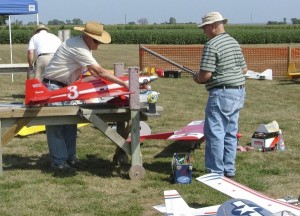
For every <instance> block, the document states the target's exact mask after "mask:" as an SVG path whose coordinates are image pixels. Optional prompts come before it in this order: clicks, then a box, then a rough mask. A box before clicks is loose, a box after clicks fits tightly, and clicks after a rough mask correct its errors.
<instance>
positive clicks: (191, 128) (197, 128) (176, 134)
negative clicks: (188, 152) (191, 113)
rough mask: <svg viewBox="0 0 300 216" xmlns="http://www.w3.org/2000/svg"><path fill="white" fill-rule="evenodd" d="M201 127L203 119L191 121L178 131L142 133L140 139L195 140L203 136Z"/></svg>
mask: <svg viewBox="0 0 300 216" xmlns="http://www.w3.org/2000/svg"><path fill="white" fill-rule="evenodd" d="M203 127H204V120H199V121H193V122H191V123H189V124H188V125H187V126H185V127H184V128H182V129H180V130H178V131H171V132H165V133H157V134H149V135H144V136H141V137H140V139H141V141H143V140H147V139H165V140H176V141H177V140H178V141H179V140H182V141H197V140H200V139H201V138H204V134H203Z"/></svg>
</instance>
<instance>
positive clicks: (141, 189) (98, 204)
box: [0, 45, 300, 216]
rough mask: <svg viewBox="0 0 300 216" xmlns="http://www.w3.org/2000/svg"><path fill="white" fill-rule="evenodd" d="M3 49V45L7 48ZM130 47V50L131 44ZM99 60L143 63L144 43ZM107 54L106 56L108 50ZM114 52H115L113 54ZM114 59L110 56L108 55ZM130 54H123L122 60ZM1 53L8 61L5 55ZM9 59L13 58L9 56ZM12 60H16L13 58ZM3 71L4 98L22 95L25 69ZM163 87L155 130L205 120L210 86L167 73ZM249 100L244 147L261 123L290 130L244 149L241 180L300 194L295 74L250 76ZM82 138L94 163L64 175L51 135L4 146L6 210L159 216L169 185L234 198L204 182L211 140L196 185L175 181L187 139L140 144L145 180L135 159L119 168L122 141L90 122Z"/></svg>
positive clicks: (2, 209) (274, 193) (206, 200)
mask: <svg viewBox="0 0 300 216" xmlns="http://www.w3.org/2000/svg"><path fill="white" fill-rule="evenodd" d="M20 47H21V45H20ZM1 49H2V46H1ZM22 49H23V50H24V52H23V53H22V51H19V52H17V53H19V54H21V56H18V57H17V56H15V57H16V58H17V59H18V61H19V63H24V56H25V59H26V48H25V49H24V47H23V48H21V50H22ZM124 49H125V50H124ZM101 50H102V51H103V52H104V51H105V55H103V53H102V54H101V57H100V56H99V57H97V56H96V55H97V54H98V52H99V51H97V54H96V52H95V53H94V54H95V56H96V58H99V61H100V59H102V61H101V62H102V64H103V65H106V67H109V65H113V63H115V62H120V61H121V62H124V63H125V64H126V66H135V65H137V64H138V46H137V45H107V46H106V45H105V46H103V48H102V47H101ZM102 55H103V56H102ZM108 56H110V57H108ZM105 57H107V58H105ZM121 57H123V59H121ZM1 58H2V60H5V58H4V57H3V56H2V50H1ZM5 61H6V60H5ZM7 63H9V62H7ZM0 76H1V92H0V97H1V98H5V100H6V101H15V102H17V101H22V100H23V97H24V81H25V77H26V76H25V75H24V74H23V75H22V74H16V75H15V81H14V82H13V83H12V82H11V77H10V75H7V74H6V75H0ZM152 89H153V90H156V91H159V92H160V95H159V100H158V105H160V106H163V108H164V111H163V113H162V115H161V117H160V118H149V120H148V121H147V124H148V125H149V126H150V127H151V130H152V132H153V133H157V132H165V131H171V130H177V129H180V128H181V127H182V126H184V125H186V124H187V123H189V122H190V121H192V120H197V119H203V118H204V108H205V104H206V99H207V92H206V90H205V88H204V86H200V85H196V84H195V83H194V82H193V81H192V80H191V78H187V77H184V78H178V79H172V78H161V79H159V80H157V81H155V82H154V83H153V84H152ZM246 90H247V98H246V103H245V107H244V109H243V110H242V111H241V114H240V132H241V133H242V135H243V136H242V138H241V139H240V142H239V143H240V145H249V143H250V141H251V136H252V134H253V133H254V131H255V129H256V128H257V127H258V126H259V125H260V124H267V123H269V122H271V121H273V120H276V121H277V122H278V124H279V126H280V128H281V129H282V131H283V136H284V140H285V144H286V151H285V152H266V153H262V152H259V151H258V150H253V151H249V152H238V155H237V161H236V163H237V164H236V166H237V176H236V181H238V182H240V183H242V184H245V185H247V186H249V187H251V188H253V189H255V190H258V191H260V192H263V193H265V194H267V195H269V196H271V197H273V198H280V197H285V196H287V195H293V196H296V197H298V196H299V195H300V168H299V167H300V166H299V160H300V156H299V152H298V151H299V150H300V144H299V128H300V122H299V119H300V113H299V107H300V100H299V92H300V85H299V83H297V82H294V81H289V80H273V81H258V80H247V83H246ZM80 131H81V133H80V134H79V137H78V141H77V143H78V148H77V149H78V157H79V159H80V160H82V161H83V162H85V163H86V164H87V165H88V167H87V168H86V169H85V170H83V171H79V172H78V174H77V175H76V176H73V177H68V178H58V177H55V176H53V174H52V172H51V169H50V168H49V165H50V159H49V155H48V149H47V143H46V137H45V134H44V133H41V134H36V135H32V136H29V137H25V138H20V137H15V138H13V139H12V140H11V142H10V143H9V144H7V145H5V146H3V149H2V151H3V166H4V173H3V176H2V177H0V194H1V199H0V215H1V216H2V215H3V216H10V215H20V216H23V215H24V216H25V215H26V216H27V215H50V216H52V215H53V216H58V215H72V216H73V215H78V216H79V215H90V216H92V215H101V216H102V215H103V216H104V215H127V216H140V215H145V216H149V215H150V216H153V215H160V214H159V213H157V212H156V211H155V210H154V209H153V208H152V206H153V205H157V204H162V203H163V202H164V201H163V191H164V190H167V189H176V190H178V192H179V193H180V194H181V195H182V196H183V198H184V199H185V200H186V201H187V203H188V204H189V205H190V206H193V207H201V206H208V205H213V204H219V203H221V202H224V201H226V200H227V199H228V197H227V196H225V195H222V194H221V193H219V192H217V191H215V190H213V189H211V188H209V187H207V186H205V185H203V184H201V183H199V182H197V181H196V180H195V178H196V177H198V176H199V175H203V174H204V144H202V145H201V147H200V148H199V149H196V150H195V152H194V154H193V157H194V162H193V180H192V183H191V184H187V185H180V184H171V183H170V181H169V176H170V174H171V159H172V155H173V153H174V152H187V151H188V150H189V145H188V144H187V143H180V142H175V143H174V142H171V141H163V140H148V141H145V142H144V143H143V145H142V147H141V151H142V155H143V166H144V168H145V169H146V178H145V179H144V180H143V181H131V180H129V178H128V175H127V172H126V171H127V170H128V169H129V167H130V165H128V166H125V167H123V168H122V169H120V167H116V166H114V164H113V163H112V157H113V154H114V150H115V145H114V144H113V143H112V142H111V141H110V140H109V139H107V138H106V137H104V136H103V135H102V133H101V132H100V131H98V130H97V129H95V128H94V127H92V126H91V125H89V126H85V127H82V128H81V129H80Z"/></svg>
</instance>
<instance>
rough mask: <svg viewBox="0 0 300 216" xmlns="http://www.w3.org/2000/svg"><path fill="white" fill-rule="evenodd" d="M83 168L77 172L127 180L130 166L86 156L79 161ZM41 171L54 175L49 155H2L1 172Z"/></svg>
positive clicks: (95, 156)
mask: <svg viewBox="0 0 300 216" xmlns="http://www.w3.org/2000/svg"><path fill="white" fill-rule="evenodd" d="M80 161H81V162H82V164H83V167H81V168H80V169H78V171H79V172H87V173H90V174H92V175H97V176H100V177H113V176H120V175H121V176H122V177H123V178H128V179H129V176H128V174H127V173H128V170H129V169H130V166H129V165H128V166H127V165H126V164H125V165H124V166H122V168H120V167H116V166H115V165H114V163H112V162H111V161H109V160H103V159H101V158H99V157H98V156H97V155H86V157H85V158H83V159H80ZM17 169H19V170H41V172H42V173H49V174H51V173H53V174H54V175H55V173H54V172H53V170H52V168H51V159H50V156H49V154H43V155H42V156H33V157H30V156H29V157H28V156H22V155H18V154H5V155H3V170H4V171H8V170H17ZM125 173H126V174H125Z"/></svg>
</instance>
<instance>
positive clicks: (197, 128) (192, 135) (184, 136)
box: [127, 120, 242, 150]
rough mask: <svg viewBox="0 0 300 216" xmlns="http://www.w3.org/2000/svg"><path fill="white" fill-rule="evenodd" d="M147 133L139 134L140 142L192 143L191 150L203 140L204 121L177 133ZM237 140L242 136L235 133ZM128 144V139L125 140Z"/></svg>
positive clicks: (195, 122)
mask: <svg viewBox="0 0 300 216" xmlns="http://www.w3.org/2000/svg"><path fill="white" fill-rule="evenodd" d="M147 131H149V134H148V133H143V134H142V133H141V135H140V141H141V142H143V141H144V140H150V139H164V140H173V141H190V142H191V143H192V146H191V150H194V149H195V147H197V146H198V145H200V143H201V142H203V141H204V140H205V137H204V120H196V121H192V122H190V123H189V124H188V125H186V126H185V127H183V128H182V129H180V130H177V131H170V132H165V133H157V134H151V130H150V129H149V130H147ZM236 136H237V138H238V139H239V138H240V137H241V136H242V135H241V133H237V135H236ZM127 141H128V142H130V141H131V140H130V138H128V139H127Z"/></svg>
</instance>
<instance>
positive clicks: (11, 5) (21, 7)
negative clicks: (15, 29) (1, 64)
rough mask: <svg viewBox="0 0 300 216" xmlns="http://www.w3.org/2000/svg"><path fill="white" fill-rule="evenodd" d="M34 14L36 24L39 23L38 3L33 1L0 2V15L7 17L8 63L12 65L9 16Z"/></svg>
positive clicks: (13, 0) (7, 0)
mask: <svg viewBox="0 0 300 216" xmlns="http://www.w3.org/2000/svg"><path fill="white" fill-rule="evenodd" d="M26 14H36V22H37V24H38V23H39V18H38V17H39V16H38V3H37V1H35V0H1V1H0V15H8V17H9V19H8V25H9V43H10V63H11V64H12V63H13V62H12V39H11V19H10V15H26Z"/></svg>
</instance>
